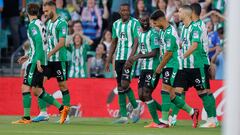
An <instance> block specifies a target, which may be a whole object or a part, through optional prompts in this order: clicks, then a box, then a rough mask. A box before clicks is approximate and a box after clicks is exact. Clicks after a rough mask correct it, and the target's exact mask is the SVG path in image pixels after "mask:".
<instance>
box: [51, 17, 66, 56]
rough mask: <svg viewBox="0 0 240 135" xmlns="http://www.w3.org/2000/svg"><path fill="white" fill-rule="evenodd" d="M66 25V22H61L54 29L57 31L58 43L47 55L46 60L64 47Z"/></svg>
mask: <svg viewBox="0 0 240 135" xmlns="http://www.w3.org/2000/svg"><path fill="white" fill-rule="evenodd" d="M67 28H68V26H67V23H66V22H62V23H60V24H59V26H58V27H57V28H56V29H57V30H58V35H57V36H58V37H59V40H58V43H57V45H56V46H55V47H54V48H53V49H52V50H51V51H50V52H49V53H48V58H50V57H51V56H52V55H53V54H54V53H56V52H57V51H59V50H60V49H61V48H62V47H64V46H65V42H66V37H67V33H68V31H67Z"/></svg>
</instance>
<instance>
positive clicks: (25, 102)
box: [22, 92, 32, 117]
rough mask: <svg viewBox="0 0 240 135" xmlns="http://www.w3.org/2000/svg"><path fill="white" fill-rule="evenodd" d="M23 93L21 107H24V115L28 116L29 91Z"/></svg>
mask: <svg viewBox="0 0 240 135" xmlns="http://www.w3.org/2000/svg"><path fill="white" fill-rule="evenodd" d="M22 95H23V108H24V117H30V108H31V101H32V97H31V93H30V92H24V93H22Z"/></svg>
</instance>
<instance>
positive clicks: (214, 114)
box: [208, 93, 217, 117]
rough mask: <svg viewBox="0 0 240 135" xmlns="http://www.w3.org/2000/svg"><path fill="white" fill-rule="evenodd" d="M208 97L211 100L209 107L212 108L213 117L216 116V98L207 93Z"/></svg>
mask: <svg viewBox="0 0 240 135" xmlns="http://www.w3.org/2000/svg"><path fill="white" fill-rule="evenodd" d="M208 96H209V98H210V102H211V108H212V112H213V117H217V112H216V99H215V98H214V96H213V94H212V93H211V94H209V95H208Z"/></svg>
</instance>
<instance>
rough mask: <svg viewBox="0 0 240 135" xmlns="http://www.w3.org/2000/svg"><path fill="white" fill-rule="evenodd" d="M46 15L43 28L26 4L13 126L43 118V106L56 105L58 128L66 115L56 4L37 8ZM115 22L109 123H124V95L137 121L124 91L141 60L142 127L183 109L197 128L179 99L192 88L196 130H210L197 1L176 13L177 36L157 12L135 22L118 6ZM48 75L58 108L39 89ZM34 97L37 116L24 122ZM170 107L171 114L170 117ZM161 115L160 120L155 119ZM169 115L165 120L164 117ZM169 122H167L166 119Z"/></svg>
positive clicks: (62, 27) (211, 104)
mask: <svg viewBox="0 0 240 135" xmlns="http://www.w3.org/2000/svg"><path fill="white" fill-rule="evenodd" d="M43 11H44V14H45V16H47V18H48V21H47V22H46V28H45V25H44V23H43V22H41V21H40V20H39V19H37V15H38V12H39V6H38V5H37V4H33V3H31V4H29V5H28V6H27V13H28V17H29V20H30V23H29V26H28V38H29V40H30V42H31V51H30V53H29V55H28V56H23V57H21V58H20V59H19V63H23V62H24V61H26V60H27V59H28V60H29V61H30V64H29V65H28V67H27V70H26V74H25V77H24V82H23V85H22V95H23V106H24V116H23V117H22V118H21V119H20V120H17V121H15V122H13V123H14V124H19V123H23V124H28V123H31V122H32V121H40V120H39V119H42V118H43V120H44V119H48V117H47V118H46V117H45V116H46V115H47V114H46V103H49V104H52V105H54V106H56V107H57V108H58V109H59V111H60V114H61V115H60V120H59V122H60V123H61V124H63V123H64V122H65V120H66V118H67V116H68V111H69V107H70V96H69V91H68V88H67V85H66V80H67V63H66V61H67V56H66V54H67V53H66V46H65V42H66V35H67V33H68V26H67V22H66V21H65V20H63V19H61V18H60V17H59V16H58V15H57V14H56V4H55V3H54V2H52V1H47V2H45V3H44V4H43ZM119 13H120V15H121V18H120V19H119V20H117V21H115V22H114V24H113V28H112V38H113V43H112V45H111V49H110V53H109V56H108V58H107V62H106V70H109V65H110V63H111V62H112V60H113V55H114V54H115V56H114V57H115V70H116V74H117V84H118V96H119V98H118V100H119V106H120V116H121V117H120V118H119V119H117V120H116V121H114V122H115V123H122V124H123V123H128V116H127V109H126V97H128V99H129V101H130V103H131V104H132V106H133V117H132V120H133V122H134V123H135V122H137V121H138V120H139V118H140V105H139V103H137V102H136V98H135V96H134V93H133V91H132V89H131V88H130V82H131V77H132V74H133V69H134V66H135V63H136V61H138V60H139V59H140V60H141V74H140V77H139V83H138V95H139V99H140V100H141V101H143V102H145V103H146V104H147V106H148V110H149V112H150V114H151V117H152V119H153V122H152V123H150V124H149V125H146V126H145V127H147V128H149V127H150V128H168V127H169V125H175V124H176V118H177V114H178V111H179V109H183V110H184V111H186V112H187V113H188V114H189V115H190V116H191V118H192V120H193V125H192V126H193V127H194V128H196V127H197V126H198V115H199V110H198V109H194V108H192V107H190V106H189V105H188V104H187V103H186V102H185V101H184V93H185V91H186V90H187V89H188V88H190V87H192V86H194V87H195V89H196V90H197V92H198V94H199V97H200V98H201V99H202V102H203V105H204V108H205V110H206V112H207V115H208V120H207V122H206V123H205V124H203V125H201V127H207V128H208V127H216V126H217V125H218V121H217V119H216V105H215V104H216V103H215V99H214V97H213V95H212V94H211V91H210V84H209V74H208V69H209V60H208V54H207V48H208V39H207V32H206V28H205V24H204V23H203V21H202V20H200V19H199V16H200V13H201V6H200V5H199V4H197V3H195V4H192V5H184V6H182V7H181V8H180V9H179V18H180V19H181V20H182V21H183V23H184V26H183V28H182V31H181V34H180V37H179V36H178V33H177V31H176V29H175V28H174V27H173V26H172V25H171V24H170V23H169V22H168V21H167V19H166V17H165V14H164V13H163V12H162V11H161V10H156V11H155V12H153V13H152V14H151V15H149V14H148V13H143V14H141V16H140V18H139V20H137V19H135V18H133V17H130V8H129V5H128V4H122V5H121V7H120V12H119ZM160 75H162V78H163V85H162V90H161V96H162V105H160V104H159V103H158V102H157V101H156V100H154V99H153V98H152V96H151V95H152V92H153V90H154V89H155V88H156V86H157V84H158V81H159V78H160ZM50 77H56V78H57V80H58V85H59V88H60V90H61V91H62V94H63V104H60V103H59V102H58V101H57V100H55V99H54V98H53V97H52V96H51V95H49V94H48V93H47V92H46V90H44V88H43V84H44V82H45V81H46V80H47V79H49V78H50ZM30 89H32V91H33V93H34V95H36V96H37V97H38V103H39V107H40V109H41V112H42V113H40V115H39V116H38V117H36V119H32V120H31V118H30V106H31V94H30ZM170 107H171V108H172V111H171V112H172V113H171V114H170V113H169V112H170ZM157 111H161V113H162V118H161V119H159V118H158V114H157ZM169 115H171V116H169ZM170 118H171V120H170V121H169V119H170Z"/></svg>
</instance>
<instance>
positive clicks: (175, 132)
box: [0, 116, 221, 135]
mask: <svg viewBox="0 0 240 135" xmlns="http://www.w3.org/2000/svg"><path fill="white" fill-rule="evenodd" d="M19 118H20V117H19V116H0V135H220V134H221V128H220V127H218V128H212V129H202V128H196V129H193V128H192V127H191V121H178V123H177V126H176V127H173V128H168V129H153V128H143V126H145V125H147V124H148V123H149V122H150V120H140V121H139V123H136V124H132V123H129V124H125V125H119V124H112V121H113V119H104V118H71V123H70V124H64V125H59V124H57V123H55V122H56V121H57V120H58V118H56V117H51V118H50V120H49V121H48V122H40V123H32V124H28V125H13V124H11V122H12V121H15V120H17V119H19Z"/></svg>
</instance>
